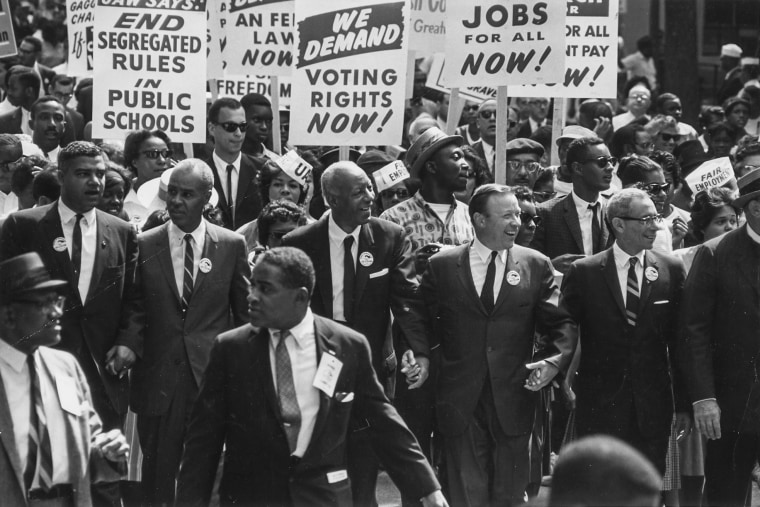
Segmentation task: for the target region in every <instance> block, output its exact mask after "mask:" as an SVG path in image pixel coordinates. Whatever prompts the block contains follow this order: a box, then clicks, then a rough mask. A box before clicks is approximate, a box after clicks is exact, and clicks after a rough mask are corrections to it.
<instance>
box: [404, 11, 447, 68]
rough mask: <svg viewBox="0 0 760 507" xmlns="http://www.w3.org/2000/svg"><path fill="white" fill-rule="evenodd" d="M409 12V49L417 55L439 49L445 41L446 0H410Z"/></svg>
mask: <svg viewBox="0 0 760 507" xmlns="http://www.w3.org/2000/svg"><path fill="white" fill-rule="evenodd" d="M450 1H451V0H450ZM409 13H410V20H409V27H410V31H409V49H410V50H412V51H415V52H416V53H417V54H418V55H430V54H433V53H435V52H437V51H440V50H441V49H442V48H443V45H444V44H445V42H446V0H410V5H409Z"/></svg>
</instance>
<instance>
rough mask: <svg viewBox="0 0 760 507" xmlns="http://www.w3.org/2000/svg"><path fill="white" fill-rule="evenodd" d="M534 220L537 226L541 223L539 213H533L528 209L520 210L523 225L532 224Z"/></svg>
mask: <svg viewBox="0 0 760 507" xmlns="http://www.w3.org/2000/svg"><path fill="white" fill-rule="evenodd" d="M531 222H533V223H534V224H535V225H536V227H538V226H539V225H541V217H540V216H538V215H531V214H530V213H528V212H527V211H521V212H520V223H522V224H523V225H530V223H531Z"/></svg>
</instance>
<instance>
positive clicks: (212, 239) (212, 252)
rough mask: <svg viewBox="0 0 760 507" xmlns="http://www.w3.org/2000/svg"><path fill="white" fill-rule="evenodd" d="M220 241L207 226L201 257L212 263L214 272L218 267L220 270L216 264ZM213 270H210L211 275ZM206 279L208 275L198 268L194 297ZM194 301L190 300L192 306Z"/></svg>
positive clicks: (214, 232) (207, 225) (194, 284)
mask: <svg viewBox="0 0 760 507" xmlns="http://www.w3.org/2000/svg"><path fill="white" fill-rule="evenodd" d="M218 241H219V238H218V237H217V235H216V231H215V230H213V229H212V228H211V227H210V226H209V224H206V240H205V241H204V243H205V244H204V245H203V254H202V255H201V259H208V260H209V261H211V270H213V269H214V267H216V269H219V266H218V265H217V264H216V263H217V261H218V256H217V248H218V244H217V243H218ZM219 262H221V261H219ZM211 270H209V273H210V272H211ZM206 278H208V273H204V272H203V270H202V269H200V268H198V274H197V275H196V276H195V282H194V283H193V295H195V294H197V293H198V291H199V290H200V288H201V286H202V285H203V282H204V281H205V280H206ZM192 301H193V300H192V299H190V304H191V305H192V304H193V303H192Z"/></svg>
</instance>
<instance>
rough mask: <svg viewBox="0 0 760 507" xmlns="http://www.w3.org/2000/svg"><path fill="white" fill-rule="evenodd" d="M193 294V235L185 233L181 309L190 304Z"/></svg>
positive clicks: (185, 309) (185, 308)
mask: <svg viewBox="0 0 760 507" xmlns="http://www.w3.org/2000/svg"><path fill="white" fill-rule="evenodd" d="M192 295H193V236H192V235H191V234H185V273H184V276H183V278H182V310H183V311H187V308H188V307H189V306H190V296H192Z"/></svg>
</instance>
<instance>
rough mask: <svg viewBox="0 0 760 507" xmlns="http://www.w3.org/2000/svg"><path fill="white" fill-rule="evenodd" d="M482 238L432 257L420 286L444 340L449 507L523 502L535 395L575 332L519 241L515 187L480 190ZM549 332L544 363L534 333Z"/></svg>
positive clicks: (442, 410)
mask: <svg viewBox="0 0 760 507" xmlns="http://www.w3.org/2000/svg"><path fill="white" fill-rule="evenodd" d="M469 212H470V217H471V219H472V223H473V227H474V229H475V236H476V239H475V241H474V242H473V244H472V245H461V246H458V247H454V248H451V249H448V250H443V251H441V252H440V253H438V254H436V255H434V256H433V257H431V258H430V263H429V264H428V267H427V269H426V270H425V273H424V274H423V275H422V284H421V290H422V294H423V296H424V299H425V304H426V306H427V308H428V322H429V323H430V324H431V326H432V329H431V331H430V333H431V335H433V334H434V335H435V336H439V337H440V341H441V364H440V371H439V373H438V388H437V391H436V416H437V421H438V427H439V429H440V431H441V433H442V434H443V436H444V438H445V445H444V448H445V453H446V469H447V472H448V486H449V492H450V494H451V500H452V504H453V505H461V506H475V505H506V506H511V505H519V504H521V503H522V502H523V499H524V495H525V489H526V486H527V485H528V479H529V466H530V463H529V441H530V434H531V429H532V428H533V418H534V414H535V408H536V401H537V396H538V395H537V393H536V392H535V391H538V390H540V389H542V388H544V387H546V386H547V385H548V384H549V383H550V382H551V381H552V379H553V378H554V377H555V376H556V375H557V374H558V373H560V372H564V371H566V369H567V366H568V365H569V364H570V359H571V358H572V355H573V352H574V351H575V347H576V342H577V329H576V326H575V324H574V323H573V321H572V320H571V318H570V315H569V314H568V312H567V310H566V309H565V308H564V306H562V304H561V303H560V301H559V289H558V287H557V285H556V284H555V282H554V275H553V272H554V270H553V269H552V266H551V263H550V262H549V259H548V258H546V257H545V256H544V255H541V254H540V253H538V252H535V251H534V250H531V249H528V248H524V247H521V246H517V245H515V244H514V241H515V237H516V236H517V232H518V230H519V228H520V218H519V217H520V207H519V206H518V203H517V198H516V197H515V196H514V194H513V193H512V191H511V189H510V188H509V187H506V186H504V185H496V184H487V185H483V186H481V187H479V188H478V189H476V190H475V192H474V194H473V196H472V199H471V200H470V208H469ZM539 325H541V326H542V329H543V330H544V331H545V332H546V333H547V334H548V337H547V340H546V347H545V349H544V351H543V352H542V356H543V358H539V357H534V336H535V333H536V327H537V326H539Z"/></svg>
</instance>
